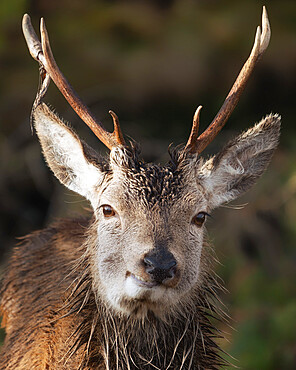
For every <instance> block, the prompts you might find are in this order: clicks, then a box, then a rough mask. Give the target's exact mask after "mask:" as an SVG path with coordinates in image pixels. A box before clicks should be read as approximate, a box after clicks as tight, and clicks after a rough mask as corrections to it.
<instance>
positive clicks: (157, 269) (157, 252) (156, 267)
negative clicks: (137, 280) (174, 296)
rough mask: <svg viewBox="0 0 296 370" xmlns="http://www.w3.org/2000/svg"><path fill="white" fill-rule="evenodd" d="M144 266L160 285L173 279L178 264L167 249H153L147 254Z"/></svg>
mask: <svg viewBox="0 0 296 370" xmlns="http://www.w3.org/2000/svg"><path fill="white" fill-rule="evenodd" d="M144 265H145V269H146V272H147V273H148V274H149V275H151V277H152V278H153V280H154V281H155V282H156V283H158V284H161V283H162V282H164V281H165V280H167V279H172V278H173V277H174V276H175V274H176V266H177V262H176V260H175V258H174V256H173V254H172V253H171V252H169V251H167V250H165V249H153V250H152V251H151V252H149V253H148V254H146V256H145V257H144Z"/></svg>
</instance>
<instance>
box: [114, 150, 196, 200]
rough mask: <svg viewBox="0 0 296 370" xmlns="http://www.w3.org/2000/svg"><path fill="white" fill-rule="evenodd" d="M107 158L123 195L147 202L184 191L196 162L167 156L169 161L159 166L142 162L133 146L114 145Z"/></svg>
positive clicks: (170, 198) (174, 196)
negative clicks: (116, 146)
mask: <svg viewBox="0 0 296 370" xmlns="http://www.w3.org/2000/svg"><path fill="white" fill-rule="evenodd" d="M110 160H111V161H110V167H111V172H112V173H113V176H112V177H113V178H117V180H118V181H119V182H120V183H121V186H123V187H124V190H125V193H126V195H127V198H129V199H130V196H135V197H136V199H138V200H140V199H142V201H143V202H144V203H145V204H146V205H147V204H148V205H149V206H153V205H154V204H156V203H158V204H159V203H161V204H166V203H167V202H171V201H176V200H178V199H180V198H181V197H182V196H183V195H184V191H185V192H186V190H185V189H187V188H188V186H189V187H190V185H192V181H193V183H195V184H196V176H195V171H192V169H193V168H194V169H196V168H197V167H198V166H196V164H197V163H196V161H194V162H195V163H194V164H195V165H194V166H192V164H193V163H192V160H190V161H188V160H186V158H184V157H183V156H179V157H176V156H171V161H170V163H169V164H167V165H164V166H161V165H157V164H153V163H145V162H144V161H142V160H141V159H140V158H139V152H137V151H135V150H127V149H126V148H116V149H115V150H112V152H111V155H110ZM193 172H194V173H193ZM193 178H194V179H193Z"/></svg>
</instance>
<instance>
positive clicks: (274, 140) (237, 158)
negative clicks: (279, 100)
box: [199, 115, 280, 208]
mask: <svg viewBox="0 0 296 370" xmlns="http://www.w3.org/2000/svg"><path fill="white" fill-rule="evenodd" d="M279 135H280V116H278V115H269V116H267V117H266V118H264V119H263V120H262V121H261V122H259V123H258V124H256V125H255V126H254V127H252V128H250V129H249V130H247V131H245V132H244V133H242V134H241V135H239V136H238V137H237V138H236V139H234V140H233V141H231V142H230V143H229V144H228V145H227V146H226V147H225V148H224V149H223V150H222V151H221V152H220V153H219V154H218V155H216V156H215V157H213V158H211V159H209V160H208V161H207V162H205V163H204V165H203V166H202V168H201V172H200V175H199V180H200V183H201V184H202V185H203V186H204V187H205V189H206V191H207V193H208V194H209V201H210V207H211V208H215V207H218V206H219V205H221V204H222V203H225V202H229V201H231V200H233V199H235V198H237V197H238V196H240V195H242V194H243V193H245V192H246V191H247V190H249V189H250V187H251V186H252V185H253V184H254V183H255V182H256V180H257V179H258V178H259V177H260V176H261V175H262V174H263V172H264V170H265V169H266V167H267V165H268V164H269V162H270V159H271V157H272V154H273V152H274V149H275V148H276V147H277V145H278V141H279Z"/></svg>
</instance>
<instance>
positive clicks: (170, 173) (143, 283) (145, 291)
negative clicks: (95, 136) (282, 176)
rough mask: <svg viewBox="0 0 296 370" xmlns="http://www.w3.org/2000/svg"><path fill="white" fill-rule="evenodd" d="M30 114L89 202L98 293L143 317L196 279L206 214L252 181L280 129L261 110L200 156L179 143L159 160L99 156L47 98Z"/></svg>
mask: <svg viewBox="0 0 296 370" xmlns="http://www.w3.org/2000/svg"><path fill="white" fill-rule="evenodd" d="M34 120H35V128H36V131H37V134H38V136H39V139H40V142H41V145H42V148H43V152H44V155H45V158H46V160H47V162H48V164H49V166H50V168H51V169H52V170H53V172H54V174H55V175H56V176H57V178H58V179H59V180H60V181H61V182H62V183H63V184H64V185H66V186H67V187H68V188H69V189H71V190H74V191H76V192H78V193H79V194H81V195H83V196H85V197H86V198H87V199H88V200H89V201H90V202H91V204H92V206H93V209H94V214H95V217H96V223H95V227H96V229H95V231H94V233H95V235H94V237H93V239H94V240H95V242H94V243H91V244H90V245H89V248H90V249H91V250H90V255H91V270H92V278H93V287H94V289H95V292H96V294H97V295H98V296H99V297H100V299H102V300H104V302H105V303H106V304H107V305H108V306H109V307H111V308H112V309H113V310H115V311H117V312H121V313H127V314H129V315H131V314H134V315H138V316H142V317H143V316H145V315H146V313H147V312H148V311H153V312H154V313H155V314H158V315H165V314H167V313H169V312H172V311H173V310H174V309H175V308H176V307H177V306H178V302H180V300H182V301H183V302H184V301H188V302H190V299H191V297H192V296H193V294H192V292H193V290H196V289H199V288H200V287H201V285H202V282H203V278H204V273H205V263H204V254H205V250H204V249H205V248H204V246H203V245H204V232H205V231H204V227H205V226H204V221H205V219H206V215H207V214H208V213H210V212H211V210H212V209H214V208H215V207H217V206H219V205H220V204H222V203H224V202H228V201H230V200H232V199H235V198H236V197H238V196H239V195H241V194H242V193H244V192H245V191H246V190H248V189H249V188H250V187H251V186H252V185H253V184H254V182H255V181H256V180H257V179H258V177H259V176H260V175H261V174H262V173H263V171H264V169H265V168H266V166H267V164H268V163H269V160H270V158H271V155H272V153H273V151H274V149H275V147H276V145H277V142H278V137H279V128H280V119H279V117H278V116H277V115H274V116H268V117H266V118H265V119H263V120H262V121H261V122H260V123H259V124H257V125H255V126H254V127H253V128H251V129H250V130H248V131H246V132H245V133H243V134H241V135H240V136H238V137H237V138H236V139H234V140H233V141H232V142H231V143H229V144H228V145H227V146H226V147H225V149H223V150H222V151H221V152H220V153H219V154H218V155H216V156H215V157H213V158H211V159H209V160H207V161H203V160H202V159H198V157H197V155H195V154H193V155H192V154H188V155H184V152H183V154H181V155H179V158H176V159H172V163H171V164H169V165H168V166H166V167H160V166H156V165H150V164H145V163H143V162H142V161H141V160H139V158H138V156H137V154H136V152H135V151H133V150H127V149H125V148H124V147H116V148H114V149H112V150H111V154H110V159H109V162H108V163H105V162H104V161H102V160H100V159H99V157H98V156H96V155H95V154H94V152H93V151H92V150H90V148H88V147H87V146H86V144H84V143H83V142H81V141H80V140H79V138H78V137H77V136H76V135H75V134H74V133H73V131H72V130H70V129H69V128H68V127H67V126H66V125H65V124H64V123H63V122H62V121H61V120H60V119H59V118H58V117H57V116H56V115H55V114H53V113H52V112H51V111H50V110H49V109H48V108H47V106H46V105H45V104H41V105H39V106H38V107H37V108H36V110H35V113H34Z"/></svg>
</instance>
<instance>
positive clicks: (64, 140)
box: [33, 103, 104, 207]
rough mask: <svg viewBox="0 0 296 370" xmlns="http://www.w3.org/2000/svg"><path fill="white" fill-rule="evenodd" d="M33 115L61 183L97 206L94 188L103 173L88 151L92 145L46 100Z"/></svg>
mask: <svg viewBox="0 0 296 370" xmlns="http://www.w3.org/2000/svg"><path fill="white" fill-rule="evenodd" d="M33 118H34V126H35V129H36V132H37V135H38V138H39V140H40V143H41V146H42V150H43V154H44V157H45V159H46V162H47V164H48V166H49V167H50V169H51V170H52V171H53V173H54V174H55V176H56V177H57V178H58V179H59V181H60V182H61V183H62V184H64V185H65V186H67V187H68V188H69V189H70V190H73V191H75V192H77V193H79V194H80V195H82V196H84V197H85V198H87V199H88V200H89V201H90V202H91V203H92V206H93V207H95V203H96V196H95V188H96V186H98V185H99V184H100V183H101V182H102V181H103V178H104V172H103V171H102V170H101V169H100V168H99V167H98V166H96V165H95V164H94V163H93V161H90V156H88V155H87V154H86V152H89V151H90V150H91V148H89V147H88V146H87V145H86V144H85V143H83V142H82V141H81V140H80V139H79V137H78V136H77V135H76V134H75V133H74V132H73V131H72V130H71V129H70V128H69V127H68V126H67V125H66V124H65V123H63V122H62V120H61V119H60V118H59V117H58V116H57V115H56V114H54V113H53V112H52V111H51V110H50V109H49V108H48V107H47V106H46V105H45V104H44V103H42V104H40V105H39V106H38V107H37V108H36V109H35V111H34V113H33ZM92 154H93V153H92Z"/></svg>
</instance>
